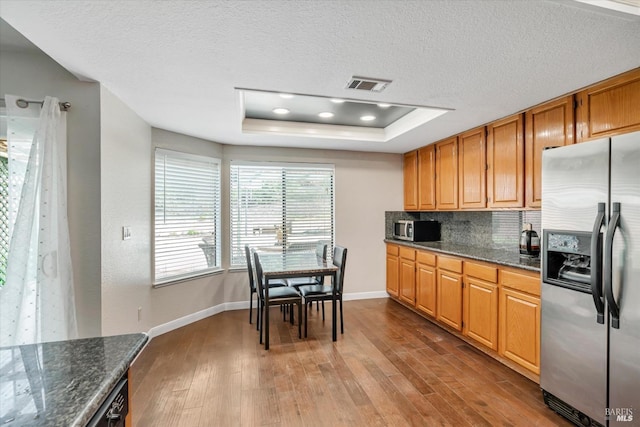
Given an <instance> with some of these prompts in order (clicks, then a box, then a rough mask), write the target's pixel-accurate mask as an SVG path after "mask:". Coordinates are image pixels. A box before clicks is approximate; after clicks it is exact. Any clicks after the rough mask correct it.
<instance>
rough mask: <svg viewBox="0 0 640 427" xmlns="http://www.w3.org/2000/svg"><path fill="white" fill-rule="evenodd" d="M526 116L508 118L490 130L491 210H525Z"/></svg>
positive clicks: (488, 175) (488, 155) (489, 188)
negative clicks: (522, 208)
mask: <svg viewBox="0 0 640 427" xmlns="http://www.w3.org/2000/svg"><path fill="white" fill-rule="evenodd" d="M522 122H523V115H522V114H517V115H515V116H511V117H507V118H505V119H502V120H499V121H497V122H494V123H491V124H489V125H488V126H487V167H488V169H487V197H488V203H487V206H488V207H490V208H520V207H523V206H524V135H523V134H524V128H523V123H522Z"/></svg>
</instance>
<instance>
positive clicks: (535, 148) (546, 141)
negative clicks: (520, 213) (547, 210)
mask: <svg viewBox="0 0 640 427" xmlns="http://www.w3.org/2000/svg"><path fill="white" fill-rule="evenodd" d="M573 107H574V99H573V95H570V96H565V97H564V98H560V99H557V100H555V101H551V102H548V103H546V104H543V105H539V106H537V107H534V108H532V109H531V110H529V111H527V112H526V114H525V124H526V133H525V151H526V153H525V160H526V162H525V163H526V165H525V171H526V174H525V181H526V187H527V188H526V206H527V207H529V208H540V207H541V206H542V180H541V175H542V152H543V151H544V149H545V148H547V147H561V146H563V145H570V144H573V141H574V138H573V135H574V108H573Z"/></svg>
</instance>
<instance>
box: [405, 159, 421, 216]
mask: <svg viewBox="0 0 640 427" xmlns="http://www.w3.org/2000/svg"><path fill="white" fill-rule="evenodd" d="M402 167H403V172H404V210H406V211H410V210H416V209H418V152H417V151H410V152H408V153H406V154H405V155H404V163H403V164H402Z"/></svg>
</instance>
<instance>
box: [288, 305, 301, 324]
mask: <svg viewBox="0 0 640 427" xmlns="http://www.w3.org/2000/svg"><path fill="white" fill-rule="evenodd" d="M293 306H294V304H289V320H290V321H291V324H292V325H293ZM300 307H301V306H300V304H298V310H300Z"/></svg>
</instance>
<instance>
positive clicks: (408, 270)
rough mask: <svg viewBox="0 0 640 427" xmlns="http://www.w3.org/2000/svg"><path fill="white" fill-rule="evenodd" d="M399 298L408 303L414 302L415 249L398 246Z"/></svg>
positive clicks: (412, 303)
mask: <svg viewBox="0 0 640 427" xmlns="http://www.w3.org/2000/svg"><path fill="white" fill-rule="evenodd" d="M399 281H400V283H399V285H400V295H399V296H400V299H401V300H402V301H404V302H406V303H408V304H410V305H415V304H416V251H415V250H414V249H411V248H406V247H402V246H401V247H400V276H399Z"/></svg>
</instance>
